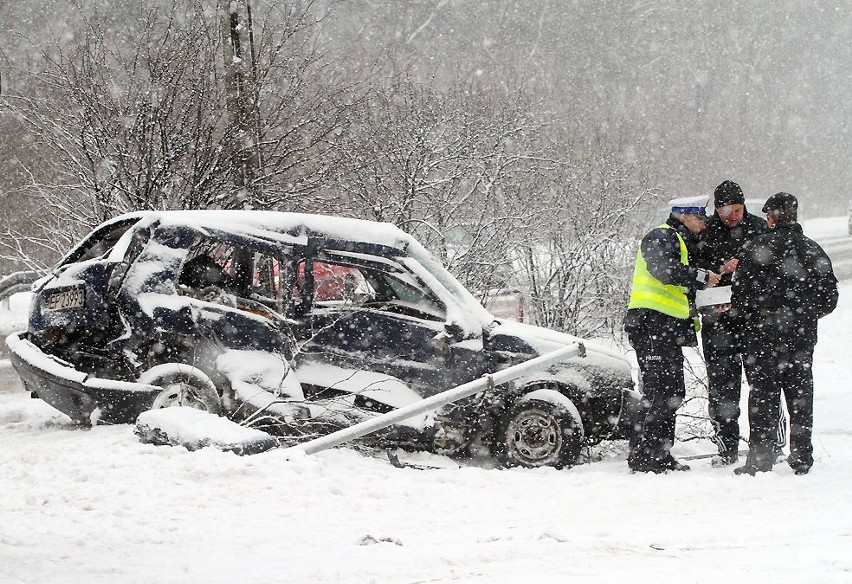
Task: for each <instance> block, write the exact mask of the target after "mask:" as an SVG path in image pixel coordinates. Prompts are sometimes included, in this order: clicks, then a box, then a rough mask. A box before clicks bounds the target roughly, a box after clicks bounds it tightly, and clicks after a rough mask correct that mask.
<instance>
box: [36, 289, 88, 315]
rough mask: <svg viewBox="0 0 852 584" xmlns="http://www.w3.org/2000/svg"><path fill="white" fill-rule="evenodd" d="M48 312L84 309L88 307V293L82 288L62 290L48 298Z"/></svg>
mask: <svg viewBox="0 0 852 584" xmlns="http://www.w3.org/2000/svg"><path fill="white" fill-rule="evenodd" d="M45 301H46V302H47V309H48V310H70V309H73V308H83V307H84V306H85V305H86V291H85V289H84V288H83V287H82V286H80V287H79V288H71V289H70V290H62V291H61V292H54V293H52V294H50V295H49V296H47V298H46V299H45Z"/></svg>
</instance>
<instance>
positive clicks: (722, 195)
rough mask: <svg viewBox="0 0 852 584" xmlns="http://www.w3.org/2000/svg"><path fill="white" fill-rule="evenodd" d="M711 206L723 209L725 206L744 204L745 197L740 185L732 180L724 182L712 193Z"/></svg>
mask: <svg viewBox="0 0 852 584" xmlns="http://www.w3.org/2000/svg"><path fill="white" fill-rule="evenodd" d="M713 204H714V206H716V207H724V206H725V205H734V204H740V205H744V204H745V195H743V190H742V189H741V188H740V185H738V184H737V183H735V182H734V181H732V180H726V181H725V182H723V183H722V184H720V185H719V186H718V187H716V190H715V191H714V192H713Z"/></svg>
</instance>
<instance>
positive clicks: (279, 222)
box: [107, 210, 422, 251]
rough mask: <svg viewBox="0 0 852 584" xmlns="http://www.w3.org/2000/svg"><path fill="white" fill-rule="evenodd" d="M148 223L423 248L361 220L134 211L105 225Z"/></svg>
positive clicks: (291, 240)
mask: <svg viewBox="0 0 852 584" xmlns="http://www.w3.org/2000/svg"><path fill="white" fill-rule="evenodd" d="M131 218H139V219H140V220H141V219H147V221H146V222H150V223H153V222H156V223H159V224H160V225H164V226H185V227H190V228H192V229H195V230H199V231H204V230H215V231H225V232H231V233H239V234H243V235H246V236H249V237H258V238H261V239H266V240H279V241H285V242H288V243H296V244H302V245H304V244H306V243H307V240H308V238H309V237H319V238H323V239H333V240H339V241H351V242H358V243H367V244H376V245H381V246H385V247H389V248H394V249H397V250H400V251H405V250H408V249H410V248H412V247H415V248H419V247H422V246H421V245H420V243H419V242H418V241H417V240H416V239H414V238H413V237H412V236H410V235H409V234H407V233H405V232H404V231H402V230H401V229H399V228H398V227H396V226H395V225H392V224H390V223H381V222H378V221H367V220H364V219H352V218H348V217H332V216H329V215H315V214H310V213H286V212H279V211H243V210H195V211H137V212H133V213H126V214H124V215H120V216H118V217H115V218H113V219H111V220H110V221H108V222H107V223H113V222H120V221H124V220H127V219H131Z"/></svg>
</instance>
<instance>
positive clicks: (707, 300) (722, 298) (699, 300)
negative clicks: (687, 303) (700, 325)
mask: <svg viewBox="0 0 852 584" xmlns="http://www.w3.org/2000/svg"><path fill="white" fill-rule="evenodd" d="M730 303H731V287H730V286H716V287H715V288H705V289H704V290H696V291H695V306H714V305H716V304H730Z"/></svg>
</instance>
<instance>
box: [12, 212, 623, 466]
mask: <svg viewBox="0 0 852 584" xmlns="http://www.w3.org/2000/svg"><path fill="white" fill-rule="evenodd" d="M577 341H579V339H577V338H575V337H572V336H569V335H566V334H562V333H558V332H555V331H552V330H548V329H543V328H539V327H534V326H530V325H526V324H521V323H517V322H512V321H502V320H499V319H497V318H495V317H494V316H492V315H491V314H490V313H489V312H488V311H487V310H486V309H485V308H483V306H482V305H481V304H480V303H479V302H477V301H476V299H475V298H474V296H473V295H472V294H471V293H470V292H468V291H467V290H466V289H465V288H464V287H463V286H462V285H461V284H460V283H459V282H458V281H457V280H456V279H455V278H454V277H453V276H452V275H451V274H450V273H449V272H448V271H447V270H446V269H445V268H444V267H443V266H442V265H441V264H440V263H439V262H438V261H437V260H435V259H434V257H433V256H432V255H431V254H430V253H429V252H428V251H427V250H426V249H425V248H424V247H423V246H421V245H420V244H419V243H418V242H417V241H416V240H415V239H414V238H412V237H411V236H410V235H408V234H406V233H404V232H403V231H401V230H400V229H398V228H396V227H394V226H392V225H389V224H384V223H375V222H370V221H363V220H356V219H345V218H338V217H326V216H319V215H304V214H295V213H278V212H259V211H169V212H139V213H132V214H127V215H123V216H120V217H117V218H115V219H113V220H111V221H108V222H106V223H104V224H102V225H101V226H99V227H97V228H96V229H95V230H94V231H93V232H92V233H91V234H90V235H88V236H87V237H86V238H85V239H84V240H83V241H81V242H80V243H79V244H78V245H77V246H76V247H75V248H74V249H73V250H72V251H71V252H69V253H68V254H67V255H66V256H65V257H64V258H63V259H62V260H61V261H60V262H59V263H58V264H57V265H56V267H55V268H54V269H53V270H52V272H51V273H50V274H49V275H48V276H46V277H44V278H42V279H40V280H38V281H37V282H35V283H34V284H33V300H32V305H31V309H30V315H29V324H28V329H27V330H26V331H23V332H20V333H15V334H13V335H11V336H10V337H9V338H8V339H7V345H8V347H9V349H10V352H11V359H12V362H13V364H14V366H15V368H16V370H17V371H18V373H19V375H20V377H21V379H22V381H23V383H24V385H25V387H26V388H27V389H28V390H29V391H31V392H32V394H33V395H34V396H35V397H39V398H41V399H43V400H44V401H46V402H47V403H49V404H50V405H52V406H53V407H55V408H56V409H58V410H60V411H62V412H64V413H65V414H67V415H68V416H70V417H71V418H72V419H73V420H74V421H75V422H77V423H78V424H81V425H91V424H94V423H132V422H133V421H134V420H135V418H136V417H137V416H138V414H139V413H141V412H143V411H145V410H148V409H152V408H163V407H169V406H173V405H181V406H190V407H195V408H198V409H203V410H206V411H208V412H211V413H215V414H220V415H224V416H227V417H228V418H230V419H232V420H234V421H237V422H239V423H242V424H245V425H247V426H253V427H257V428H261V429H264V430H266V431H268V432H270V433H275V434H276V435H280V436H287V437H290V438H292V439H293V440H303V439H307V438H309V437H312V436H316V435H322V434H325V433H328V432H331V431H333V430H336V429H340V428H343V427H347V426H350V425H352V424H354V423H357V422H359V421H362V420H365V419H368V418H370V417H373V416H376V415H379V414H381V413H384V412H388V411H392V410H394V409H396V408H400V407H403V406H406V405H408V404H411V403H413V402H415V401H417V400H422V399H425V398H427V397H430V396H432V395H435V394H437V393H439V392H442V391H444V390H447V389H449V388H452V387H455V386H458V385H460V384H463V383H466V382H468V381H471V380H473V379H476V378H478V377H481V376H483V375H484V374H487V373H492V372H495V371H499V370H501V369H504V368H506V367H508V366H510V365H513V364H517V363H520V362H523V361H526V360H529V359H531V358H533V357H536V356H538V355H542V354H545V353H547V352H549V351H553V350H555V349H558V348H561V347H564V346H566V345H568V344H571V343H574V342H577ZM637 401H638V394H636V392H635V391H634V390H633V381H632V378H631V371H630V366H629V364H628V362H627V361H626V360H625V359H623V358H620V356H618V355H616V354H612V353H609V352H607V351H605V350H603V349H600V350H596V349H595V348H594V346H592V345H587V346H586V355H585V356H584V357H574V358H571V359H568V360H566V361H565V362H564V363H560V364H558V365H555V366H551V367H548V368H547V369H545V370H542V371H537V372H536V373H535V374H529V373H528V374H526V375H524V376H523V377H521V378H518V379H515V380H513V381H512V382H508V383H504V384H502V385H497V386H494V387H489V388H488V389H486V390H484V391H482V392H480V393H477V394H476V395H473V396H472V397H469V398H465V399H463V400H460V401H457V402H455V403H450V404H448V405H446V406H444V407H442V408H440V409H439V410H437V411H435V412H432V413H429V414H425V415H421V416H418V417H415V418H414V419H409V420H406V421H405V422H403V423H398V424H395V425H393V426H391V427H389V428H387V429H386V430H384V431H382V432H379V433H377V434H374V435H373V436H372V437H371V440H373V441H374V442H375V443H376V444H380V445H382V446H395V447H401V448H406V449H422V450H427V451H430V452H436V453H442V454H447V455H451V456H458V457H463V456H469V455H473V454H479V453H482V452H485V453H486V454H487V455H493V456H496V457H497V458H499V460H501V461H502V462H503V463H505V464H507V465H520V466H528V467H537V466H545V465H550V466H556V467H561V466H567V465H571V464H573V463H574V462H575V461H576V459H577V457H578V455H579V454H580V450H581V447H582V446H583V445H584V444H594V443H596V442H598V441H600V440H603V439H611V438H625V437H627V435H628V433H629V432H630V430H631V428H632V423H631V414H632V412H633V411H635V406H636V403H637Z"/></svg>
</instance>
